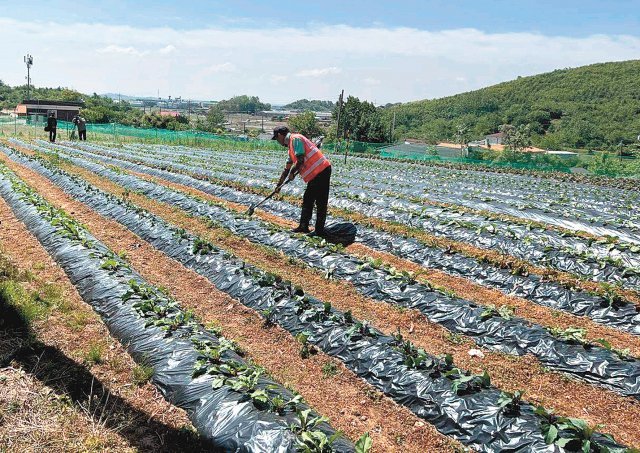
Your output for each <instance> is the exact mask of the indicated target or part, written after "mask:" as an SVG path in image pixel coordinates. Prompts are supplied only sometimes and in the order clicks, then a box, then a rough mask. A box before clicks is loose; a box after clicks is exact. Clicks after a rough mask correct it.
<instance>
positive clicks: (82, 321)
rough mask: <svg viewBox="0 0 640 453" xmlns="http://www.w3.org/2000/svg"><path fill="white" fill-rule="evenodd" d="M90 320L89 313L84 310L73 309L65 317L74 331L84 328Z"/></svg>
mask: <svg viewBox="0 0 640 453" xmlns="http://www.w3.org/2000/svg"><path fill="white" fill-rule="evenodd" d="M90 321H91V315H90V314H89V313H87V312H85V311H73V312H71V313H69V315H68V316H67V318H66V322H67V325H68V326H69V327H70V328H71V330H73V331H74V332H79V331H81V330H82V329H84V328H85V327H86V326H87V324H89V322H90Z"/></svg>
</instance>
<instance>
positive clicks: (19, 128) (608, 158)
mask: <svg viewBox="0 0 640 453" xmlns="http://www.w3.org/2000/svg"><path fill="white" fill-rule="evenodd" d="M45 124H46V116H45V115H32V116H29V117H28V118H26V120H25V119H24V118H19V119H16V118H9V117H0V134H2V135H22V136H26V137H29V138H42V139H45V138H46V137H47V133H46V132H44V131H43V127H44V125H45ZM74 129H75V126H74V124H73V123H71V122H68V121H58V137H59V138H60V139H73V138H75V137H76V134H75V133H74ZM87 136H88V139H89V140H93V141H108V142H115V143H123V142H143V143H151V144H154V143H158V144H162V143H164V144H174V145H185V146H201V147H210V148H215V149H234V150H239V151H243V150H254V149H263V150H273V151H282V148H281V147H280V145H279V144H277V143H275V142H274V141H271V140H258V139H254V138H249V137H238V136H234V135H219V134H213V133H209V132H202V131H196V130H186V131H174V130H168V129H155V128H137V127H133V126H125V125H123V124H118V123H108V124H87ZM323 149H326V150H331V151H335V152H337V153H339V154H345V152H346V153H347V154H348V155H358V154H359V155H372V156H379V157H383V158H385V157H386V158H396V159H407V160H415V161H423V162H432V163H434V164H438V163H443V164H447V163H450V164H469V165H483V166H489V167H495V168H511V169H519V170H535V171H553V172H563V173H576V172H578V173H580V172H585V173H592V174H597V175H602V176H608V177H631V178H640V159H634V158H624V157H617V156H616V155H615V154H614V153H610V152H593V153H579V154H578V155H577V156H568V157H567V156H565V157H562V156H555V155H548V154H532V153H513V152H511V153H505V152H495V151H487V150H484V149H481V148H470V149H469V152H468V153H467V155H466V156H465V157H461V156H460V154H461V151H460V149H459V148H450V147H442V146H432V145H416V144H406V143H396V144H390V143H367V142H359V141H344V140H343V141H339V142H325V143H324V144H323Z"/></svg>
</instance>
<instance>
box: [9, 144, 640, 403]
mask: <svg viewBox="0 0 640 453" xmlns="http://www.w3.org/2000/svg"><path fill="white" fill-rule="evenodd" d="M12 157H13V158H15V159H17V160H19V161H20V162H21V163H23V164H25V165H28V166H30V167H31V168H34V169H36V170H37V171H39V172H40V173H42V174H44V175H45V176H47V177H48V178H49V179H51V180H52V181H54V182H55V183H56V184H58V185H60V186H61V187H63V188H64V189H65V190H66V191H67V192H69V193H70V194H72V195H73V196H75V197H77V198H79V199H80V200H81V201H83V202H85V203H86V204H88V205H89V206H91V207H93V208H94V209H96V210H98V211H99V212H102V211H101V209H105V206H108V203H109V201H110V200H109V196H108V195H107V194H104V193H102V192H100V191H97V190H95V189H93V188H92V187H91V186H90V185H88V184H87V183H86V182H83V181H80V180H78V179H77V178H75V179H74V178H69V177H68V176H67V175H66V174H64V173H63V172H61V171H59V170H57V169H55V168H48V169H47V168H44V167H43V166H42V165H40V164H38V163H37V162H34V161H33V160H29V159H25V158H20V157H19V156H12ZM89 168H90V169H91V171H92V172H94V173H96V174H99V175H101V176H105V177H108V178H110V179H111V180H112V181H114V182H116V183H118V184H121V185H122V186H123V187H125V188H127V189H128V190H131V191H135V192H138V193H142V194H144V195H146V196H149V197H150V198H153V199H155V200H160V201H164V202H166V203H169V204H171V205H174V206H178V207H180V208H182V209H183V210H185V211H186V212H188V213H190V214H193V215H195V216H201V217H204V218H206V219H207V220H208V221H209V222H211V223H212V224H215V225H219V226H222V227H225V228H228V229H229V230H231V231H232V232H233V233H235V234H237V235H240V236H243V237H247V238H248V239H250V240H251V241H253V242H256V243H259V244H261V245H267V246H270V247H274V248H276V249H278V250H282V251H284V252H285V253H287V254H288V255H289V256H292V257H295V258H298V259H300V260H302V261H303V262H305V263H306V264H308V265H310V266H312V267H314V268H317V269H321V270H322V271H323V272H325V275H326V277H327V278H337V279H343V280H346V281H348V282H350V283H352V284H353V285H354V286H355V288H356V289H357V290H358V291H359V292H361V293H362V294H363V295H365V296H367V297H371V298H374V299H378V300H380V301H385V302H389V303H393V304H397V305H400V306H403V307H407V308H413V309H417V310H420V311H421V312H422V313H423V314H424V315H425V316H426V317H427V318H428V319H430V320H432V321H434V322H437V323H439V324H442V325H443V326H445V327H446V328H447V329H449V330H451V331H452V332H455V333H459V334H465V335H469V336H471V337H473V339H474V340H475V341H476V342H477V343H478V344H480V345H482V346H486V347H489V348H492V349H496V350H499V351H502V352H507V353H510V354H518V355H523V354H526V353H532V354H534V355H535V356H536V357H538V358H539V359H540V360H541V362H542V363H544V364H545V365H546V366H549V367H550V368H553V369H557V370H560V371H564V372H567V373H571V374H574V375H576V376H578V377H581V378H582V379H585V380H587V381H589V382H594V383H597V384H600V385H604V386H606V387H608V388H610V389H612V390H614V391H616V392H618V393H621V394H623V395H627V396H634V397H638V396H640V387H638V382H639V381H640V364H639V363H638V361H637V360H635V359H633V358H631V357H629V356H627V355H626V354H625V353H624V352H622V351H616V350H611V349H605V348H601V347H597V346H595V345H593V344H589V343H587V342H586V341H585V340H584V338H582V337H580V335H578V334H576V332H562V331H559V332H548V331H546V330H545V329H543V328H541V327H540V326H536V325H531V324H530V323H528V322H526V321H524V320H522V319H519V318H516V317H514V316H513V314H512V313H508V312H505V311H499V310H497V309H491V308H486V307H485V308H482V307H478V306H476V305H474V304H472V303H470V302H468V301H466V300H463V299H460V298H457V297H453V296H449V295H446V294H443V293H441V292H438V291H435V290H434V289H433V288H431V287H429V286H428V285H425V284H421V283H419V282H416V281H415V280H414V279H413V278H412V277H411V276H410V275H406V274H402V273H396V272H393V271H390V270H388V269H384V268H379V267H378V266H375V263H367V262H362V261H360V260H358V259H355V258H353V257H351V256H349V255H346V254H344V253H340V252H339V251H336V250H335V249H334V248H333V247H331V246H328V247H325V246H324V245H325V244H323V243H313V242H310V241H312V240H310V239H309V238H306V237H303V238H298V237H292V236H291V235H290V234H289V233H288V232H285V231H281V230H278V229H277V228H275V227H273V226H272V225H267V224H265V223H264V222H261V221H259V220H254V219H250V218H246V217H244V216H238V215H234V214H233V213H231V212H229V211H227V210H225V209H224V208H222V207H220V206H216V205H215V204H211V203H204V202H202V201H200V200H198V199H196V198H193V197H190V196H187V195H184V194H182V193H180V192H176V191H173V190H170V189H167V188H165V187H163V186H160V185H157V184H155V183H151V182H147V181H144V180H140V179H138V178H135V177H133V176H130V175H124V174H120V173H116V172H114V171H112V170H109V169H107V168H105V167H102V168H99V166H97V165H95V164H92V165H91V166H90V167H89ZM111 203H112V204H113V201H111ZM106 214H108V211H107V213H106ZM106 214H105V215H106ZM554 334H555V335H554ZM605 344H606V342H605ZM609 348H610V347H609ZM576 357H580V358H581V360H580V361H579V362H577V361H576Z"/></svg>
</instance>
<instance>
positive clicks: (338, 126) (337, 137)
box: [333, 90, 344, 151]
mask: <svg viewBox="0 0 640 453" xmlns="http://www.w3.org/2000/svg"><path fill="white" fill-rule="evenodd" d="M343 97H344V90H342V91H341V92H340V97H338V117H337V118H336V144H335V146H334V149H333V150H334V151H337V150H338V144H339V142H340V114H341V112H342V99H343Z"/></svg>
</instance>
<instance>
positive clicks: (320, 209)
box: [271, 126, 331, 236]
mask: <svg viewBox="0 0 640 453" xmlns="http://www.w3.org/2000/svg"><path fill="white" fill-rule="evenodd" d="M271 139H272V140H277V141H278V143H280V144H281V145H282V146H284V147H286V148H288V149H289V159H288V160H287V163H286V165H285V167H284V171H283V172H282V174H281V175H280V180H279V181H278V185H277V186H276V193H277V192H279V191H280V188H281V186H282V184H283V183H284V182H285V180H286V179H287V178H289V181H293V179H294V178H295V177H296V175H298V174H299V175H300V177H301V178H302V180H303V181H304V182H306V183H307V188H306V189H305V191H304V196H303V197H302V212H301V214H300V224H299V225H298V226H297V227H296V228H294V229H293V230H292V231H293V232H294V233H309V232H310V231H309V222H310V221H311V214H312V213H313V205H314V204H315V205H316V228H315V230H314V231H313V233H311V234H310V236H323V235H324V224H325V221H326V219H327V205H328V203H329V185H330V181H331V162H329V159H327V158H326V157H325V156H324V154H322V151H320V150H319V149H318V147H317V146H316V145H315V144H314V143H313V142H312V141H311V140H309V139H308V138H307V137H305V136H304V135H302V134H292V133H291V132H290V131H289V128H288V127H286V126H278V127H276V128H275V129H274V130H273V137H271Z"/></svg>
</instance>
